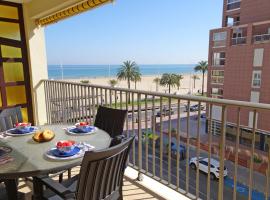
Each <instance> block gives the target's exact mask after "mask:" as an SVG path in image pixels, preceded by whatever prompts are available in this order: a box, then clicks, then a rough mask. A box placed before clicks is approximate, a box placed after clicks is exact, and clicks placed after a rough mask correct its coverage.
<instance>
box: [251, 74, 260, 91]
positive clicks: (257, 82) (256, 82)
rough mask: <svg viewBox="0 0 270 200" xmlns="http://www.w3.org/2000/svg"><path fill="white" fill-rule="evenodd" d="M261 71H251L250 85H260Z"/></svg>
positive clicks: (256, 86)
mask: <svg viewBox="0 0 270 200" xmlns="http://www.w3.org/2000/svg"><path fill="white" fill-rule="evenodd" d="M261 73H262V72H261V71H253V75H252V87H255V88H259V87H260V86H261Z"/></svg>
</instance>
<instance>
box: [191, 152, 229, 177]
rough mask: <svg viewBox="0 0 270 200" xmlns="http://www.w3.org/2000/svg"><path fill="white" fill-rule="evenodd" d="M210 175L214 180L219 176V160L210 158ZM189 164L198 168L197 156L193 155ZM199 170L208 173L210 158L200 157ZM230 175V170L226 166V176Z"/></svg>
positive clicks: (193, 167)
mask: <svg viewBox="0 0 270 200" xmlns="http://www.w3.org/2000/svg"><path fill="white" fill-rule="evenodd" d="M210 164H211V165H210V177H211V179H212V180H214V179H218V178H219V161H217V160H215V159H213V158H211V159H210ZM189 166H190V167H191V168H192V169H196V168H197V157H193V158H191V159H190V161H189ZM199 170H200V171H202V172H204V173H208V158H203V157H199ZM227 175H228V170H227V168H226V167H225V166H224V177H226V176H227Z"/></svg>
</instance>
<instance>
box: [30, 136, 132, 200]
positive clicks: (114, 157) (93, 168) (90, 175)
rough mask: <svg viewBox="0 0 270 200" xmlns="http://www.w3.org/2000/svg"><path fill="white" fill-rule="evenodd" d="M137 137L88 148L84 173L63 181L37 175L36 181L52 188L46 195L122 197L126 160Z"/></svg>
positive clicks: (113, 199) (99, 198)
mask: <svg viewBox="0 0 270 200" xmlns="http://www.w3.org/2000/svg"><path fill="white" fill-rule="evenodd" d="M133 141H134V137H132V138H129V139H128V140H126V141H123V142H122V143H121V144H119V145H116V146H114V147H111V148H109V149H106V150H101V151H93V152H91V151H90V152H86V153H85V155H84V158H83V161H82V165H81V170H80V174H79V175H77V176H74V177H72V178H71V179H68V180H67V181H63V183H62V184H60V183H58V182H56V181H54V180H52V179H51V178H49V177H36V178H35V181H36V184H37V185H39V187H40V188H43V187H42V185H43V186H44V185H45V186H46V188H48V189H47V190H45V191H43V190H41V192H42V193H43V194H39V195H41V196H42V198H43V199H57V198H60V199H61V198H62V199H76V200H85V199H89V200H90V199H91V200H103V199H104V200H122V199H123V197H122V186H123V176H124V170H125V164H126V162H127V158H128V154H129V151H130V148H131V144H132V142H133Z"/></svg>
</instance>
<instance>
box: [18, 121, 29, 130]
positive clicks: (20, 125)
mask: <svg viewBox="0 0 270 200" xmlns="http://www.w3.org/2000/svg"><path fill="white" fill-rule="evenodd" d="M15 128H16V129H30V128H31V123H28V122H22V123H16V124H15Z"/></svg>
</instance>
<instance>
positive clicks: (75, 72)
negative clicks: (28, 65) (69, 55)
mask: <svg viewBox="0 0 270 200" xmlns="http://www.w3.org/2000/svg"><path fill="white" fill-rule="evenodd" d="M120 66H121V65H62V67H61V65H48V76H49V78H50V79H61V78H62V74H63V78H64V79H68V78H76V79H77V78H99V77H115V76H116V75H117V72H118V69H119V68H120ZM139 67H140V72H141V74H142V76H151V75H157V76H158V75H162V74H163V73H176V74H183V75H184V74H191V73H195V71H194V67H195V64H162V65H161V64H157V65H139Z"/></svg>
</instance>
